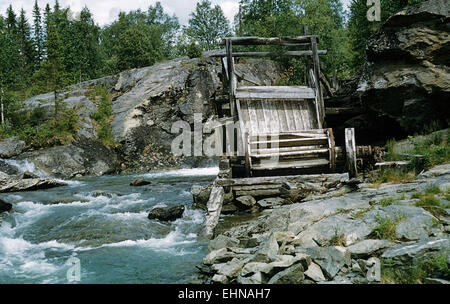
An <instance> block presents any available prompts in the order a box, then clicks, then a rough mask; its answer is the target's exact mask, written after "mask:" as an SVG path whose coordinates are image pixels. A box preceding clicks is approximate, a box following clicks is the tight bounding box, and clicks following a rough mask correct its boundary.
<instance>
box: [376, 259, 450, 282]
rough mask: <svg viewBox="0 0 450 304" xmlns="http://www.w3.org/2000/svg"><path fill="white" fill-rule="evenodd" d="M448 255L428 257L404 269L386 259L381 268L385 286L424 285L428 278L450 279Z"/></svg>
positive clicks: (382, 280)
mask: <svg viewBox="0 0 450 304" xmlns="http://www.w3.org/2000/svg"><path fill="white" fill-rule="evenodd" d="M447 260H448V254H440V255H436V256H431V257H426V258H425V259H424V260H422V261H420V262H418V263H417V264H416V265H411V266H410V267H404V266H403V267H402V265H401V264H399V263H396V262H395V261H393V260H392V259H385V260H384V261H383V262H382V267H381V283H383V284H423V283H424V282H425V279H426V278H428V277H435V278H442V279H446V280H448V279H450V271H449V267H448V263H447Z"/></svg>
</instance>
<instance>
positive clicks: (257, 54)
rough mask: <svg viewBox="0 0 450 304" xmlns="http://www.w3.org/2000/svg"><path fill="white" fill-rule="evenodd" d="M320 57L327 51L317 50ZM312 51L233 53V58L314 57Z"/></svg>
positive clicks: (218, 55) (216, 55)
mask: <svg viewBox="0 0 450 304" xmlns="http://www.w3.org/2000/svg"><path fill="white" fill-rule="evenodd" d="M317 52H318V54H319V55H327V54H328V51H327V50H317ZM312 55H313V52H312V51H286V52H233V53H232V56H233V57H301V56H312ZM225 56H227V53H225V52H220V53H216V54H213V55H210V57H225Z"/></svg>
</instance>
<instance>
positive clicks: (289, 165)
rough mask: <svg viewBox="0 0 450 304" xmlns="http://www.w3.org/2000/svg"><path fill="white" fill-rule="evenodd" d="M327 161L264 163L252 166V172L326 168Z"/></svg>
mask: <svg viewBox="0 0 450 304" xmlns="http://www.w3.org/2000/svg"><path fill="white" fill-rule="evenodd" d="M328 165H329V161H328V159H313V160H292V161H289V162H288V161H286V162H284V161H279V162H264V163H261V164H259V165H257V164H254V165H253V166H252V170H257V171H259V170H277V169H308V168H315V167H322V166H328Z"/></svg>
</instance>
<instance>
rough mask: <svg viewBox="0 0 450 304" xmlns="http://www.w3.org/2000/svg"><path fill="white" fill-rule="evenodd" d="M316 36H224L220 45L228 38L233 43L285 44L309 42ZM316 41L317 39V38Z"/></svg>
mask: <svg viewBox="0 0 450 304" xmlns="http://www.w3.org/2000/svg"><path fill="white" fill-rule="evenodd" d="M313 37H314V38H316V39H317V36H315V35H308V36H297V37H272V38H263V37H254V36H251V37H230V38H228V37H227V38H225V39H224V40H223V41H222V42H221V45H224V44H225V41H226V40H227V39H229V40H230V41H231V42H232V43H233V44H234V45H285V44H290V45H293V44H300V43H309V42H311V38H313ZM317 41H318V39H317Z"/></svg>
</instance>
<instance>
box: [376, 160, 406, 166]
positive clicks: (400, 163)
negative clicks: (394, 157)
mask: <svg viewBox="0 0 450 304" xmlns="http://www.w3.org/2000/svg"><path fill="white" fill-rule="evenodd" d="M410 164H411V161H410V160H400V161H387V162H378V163H376V164H375V166H376V167H402V166H408V165H410Z"/></svg>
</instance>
